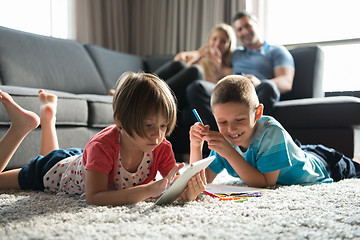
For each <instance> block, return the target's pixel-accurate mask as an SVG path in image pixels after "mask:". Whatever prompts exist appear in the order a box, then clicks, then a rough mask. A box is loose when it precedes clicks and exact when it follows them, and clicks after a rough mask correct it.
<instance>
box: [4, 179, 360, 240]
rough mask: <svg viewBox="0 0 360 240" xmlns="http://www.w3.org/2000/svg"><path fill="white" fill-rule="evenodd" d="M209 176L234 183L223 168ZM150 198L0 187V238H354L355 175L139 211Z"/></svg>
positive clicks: (358, 229)
mask: <svg viewBox="0 0 360 240" xmlns="http://www.w3.org/2000/svg"><path fill="white" fill-rule="evenodd" d="M216 182H217V183H231V184H233V183H236V182H234V179H230V178H227V177H226V176H224V175H223V176H221V175H220V178H217V179H216ZM238 183H239V182H238ZM153 202H154V201H147V202H141V203H138V204H136V205H127V206H121V207H97V206H89V205H87V204H86V202H85V200H84V199H81V198H79V197H66V196H56V195H53V194H48V193H43V192H33V191H0V239H360V179H350V180H343V181H340V182H338V183H331V184H319V185H312V186H290V187H281V186H279V187H276V188H275V189H274V190H272V191H269V193H267V194H265V195H264V196H262V197H256V198H250V199H249V200H248V201H245V202H242V203H235V202H230V201H227V202H219V201H217V200H215V199H213V198H211V197H210V196H208V195H204V196H201V197H199V199H198V200H197V201H194V202H188V203H184V202H181V201H177V202H175V203H174V204H172V205H170V206H165V207H155V208H154V209H151V210H149V211H146V210H147V209H149V208H150V207H151V206H152V205H153Z"/></svg>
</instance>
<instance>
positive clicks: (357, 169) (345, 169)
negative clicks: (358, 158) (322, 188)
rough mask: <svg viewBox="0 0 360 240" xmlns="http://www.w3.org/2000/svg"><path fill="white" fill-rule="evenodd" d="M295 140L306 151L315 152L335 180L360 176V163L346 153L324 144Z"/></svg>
mask: <svg viewBox="0 0 360 240" xmlns="http://www.w3.org/2000/svg"><path fill="white" fill-rule="evenodd" d="M295 142H296V144H297V145H298V146H299V147H301V149H302V150H304V151H305V152H309V153H311V154H314V155H316V156H317V157H319V159H321V161H322V162H323V164H324V166H325V168H326V171H327V172H328V173H329V175H330V177H331V178H332V179H333V180H334V182H337V181H340V180H342V179H345V178H359V177H360V164H359V163H357V162H354V161H353V160H352V159H350V158H348V157H346V156H344V154H342V153H340V152H338V151H336V150H334V149H330V148H328V147H325V146H323V145H301V143H300V142H299V141H298V140H295Z"/></svg>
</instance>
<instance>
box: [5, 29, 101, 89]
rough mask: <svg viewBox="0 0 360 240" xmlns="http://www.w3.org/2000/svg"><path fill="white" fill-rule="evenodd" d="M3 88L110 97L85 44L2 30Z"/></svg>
mask: <svg viewBox="0 0 360 240" xmlns="http://www.w3.org/2000/svg"><path fill="white" fill-rule="evenodd" d="M0 52H1V54H0V75H1V82H2V84H3V85H13V86H22V87H33V88H39V87H41V88H46V89H52V90H58V91H63V92H70V93H93V94H107V89H106V88H105V86H104V84H103V82H102V80H101V78H100V75H99V73H98V72H97V69H96V67H95V65H94V63H93V61H92V60H91V58H90V57H89V55H88V54H87V52H86V51H85V49H84V47H83V46H82V44H80V43H78V42H76V41H72V40H64V39H57V38H52V37H45V36H40V35H36V34H31V33H25V32H21V31H17V30H12V29H8V28H4V27H0Z"/></svg>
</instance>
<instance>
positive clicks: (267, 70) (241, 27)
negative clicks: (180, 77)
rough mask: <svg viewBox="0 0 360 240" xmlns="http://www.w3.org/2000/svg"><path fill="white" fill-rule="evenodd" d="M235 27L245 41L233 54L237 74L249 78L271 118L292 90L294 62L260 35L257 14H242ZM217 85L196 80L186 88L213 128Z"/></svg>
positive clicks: (240, 13)
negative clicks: (212, 106)
mask: <svg viewBox="0 0 360 240" xmlns="http://www.w3.org/2000/svg"><path fill="white" fill-rule="evenodd" d="M233 27H234V29H235V33H236V35H237V37H238V39H239V40H240V41H241V42H242V46H239V47H238V48H237V49H236V50H235V51H234V52H233V54H232V59H231V63H232V67H233V73H234V74H242V75H246V77H247V78H249V79H250V80H251V81H252V83H253V84H254V86H255V87H256V92H257V95H258V96H259V100H260V102H261V103H263V104H264V114H267V115H271V114H272V111H273V106H274V104H275V102H277V101H279V100H280V94H282V93H286V92H288V91H290V90H291V88H292V84H293V78H294V73H295V71H294V60H293V58H292V56H291V54H290V52H289V51H288V50H287V49H286V48H285V47H283V46H275V45H270V44H268V43H267V42H266V41H264V40H262V39H261V37H260V35H259V25H258V22H257V19H256V17H255V16H254V15H252V14H250V13H248V12H245V11H244V12H239V13H237V14H236V15H235V16H234V19H233ZM214 87H215V84H213V83H210V82H206V81H203V80H199V81H196V82H194V83H192V84H191V85H189V87H188V88H187V97H188V102H189V103H190V107H191V109H192V108H196V109H197V111H198V112H199V114H200V116H201V117H202V119H203V121H204V123H205V124H209V125H210V129H213V130H215V129H217V125H216V122H215V119H214V118H213V116H212V114H211V109H210V96H211V92H212V90H213V88H214Z"/></svg>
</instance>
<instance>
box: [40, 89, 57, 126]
mask: <svg viewBox="0 0 360 240" xmlns="http://www.w3.org/2000/svg"><path fill="white" fill-rule="evenodd" d="M57 99H58V98H57V96H56V95H54V94H52V93H47V92H45V91H44V90H43V89H40V90H39V100H40V122H41V125H44V124H47V123H48V124H53V123H55V121H56V107H57Z"/></svg>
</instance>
